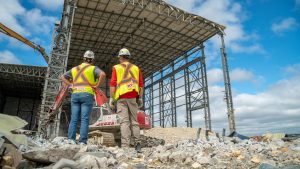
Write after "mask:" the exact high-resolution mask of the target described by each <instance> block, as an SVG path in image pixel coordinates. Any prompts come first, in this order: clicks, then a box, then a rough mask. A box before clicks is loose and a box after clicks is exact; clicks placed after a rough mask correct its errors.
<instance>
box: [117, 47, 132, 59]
mask: <svg viewBox="0 0 300 169" xmlns="http://www.w3.org/2000/svg"><path fill="white" fill-rule="evenodd" d="M119 56H130V52H129V50H128V49H126V48H123V49H121V50H120V51H119V55H118V57H119Z"/></svg>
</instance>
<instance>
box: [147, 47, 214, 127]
mask: <svg viewBox="0 0 300 169" xmlns="http://www.w3.org/2000/svg"><path fill="white" fill-rule="evenodd" d="M145 83H146V87H145V111H146V113H148V114H149V115H150V116H151V118H152V124H153V125H154V126H155V125H159V126H161V127H170V126H172V127H176V126H177V125H178V118H179V115H178V110H179V109H180V107H182V106H184V105H185V112H186V115H185V119H186V120H185V123H186V126H187V127H192V126H193V123H192V122H193V120H192V112H195V111H198V110H200V109H203V110H204V119H205V128H206V129H208V130H211V119H210V108H209V98H208V87H207V75H206V63H205V54H204V46H203V45H202V44H201V46H198V47H195V48H194V49H192V50H191V51H189V52H188V53H186V54H185V55H184V56H182V57H181V58H179V59H177V60H175V61H173V62H172V63H170V64H169V65H168V66H166V67H165V68H163V69H161V70H160V71H158V72H157V73H155V74H153V75H152V76H150V77H148V78H147V79H146V82H145ZM182 83H183V85H182ZM182 90H184V92H182ZM180 91H181V92H180ZM181 93H182V94H181ZM180 113H181V112H180Z"/></svg>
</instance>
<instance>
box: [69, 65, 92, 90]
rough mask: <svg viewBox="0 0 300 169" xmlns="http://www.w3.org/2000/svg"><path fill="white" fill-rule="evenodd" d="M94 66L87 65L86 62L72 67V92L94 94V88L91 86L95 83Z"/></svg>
mask: <svg viewBox="0 0 300 169" xmlns="http://www.w3.org/2000/svg"><path fill="white" fill-rule="evenodd" d="M94 70H95V66H92V65H89V64H87V63H82V64H81V65H79V66H77V67H74V68H72V70H71V73H72V78H73V86H72V91H73V93H82V92H87V93H90V94H94V90H93V88H92V87H91V86H94V85H96V84H97V81H96V80H95V77H94Z"/></svg>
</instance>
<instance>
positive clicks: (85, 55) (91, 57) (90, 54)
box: [83, 50, 95, 59]
mask: <svg viewBox="0 0 300 169" xmlns="http://www.w3.org/2000/svg"><path fill="white" fill-rule="evenodd" d="M83 57H84V58H90V59H95V54H94V52H93V51H90V50H87V51H86V52H85V53H84V55H83Z"/></svg>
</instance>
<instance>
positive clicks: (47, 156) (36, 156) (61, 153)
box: [23, 145, 80, 164]
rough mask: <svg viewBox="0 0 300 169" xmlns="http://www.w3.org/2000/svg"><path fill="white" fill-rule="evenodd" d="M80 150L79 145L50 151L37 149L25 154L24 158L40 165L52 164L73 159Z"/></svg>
mask: <svg viewBox="0 0 300 169" xmlns="http://www.w3.org/2000/svg"><path fill="white" fill-rule="evenodd" d="M79 149H80V146H79V145H68V146H64V147H59V148H50V149H37V150H31V151H28V152H26V153H23V158H25V159H27V160H30V161H34V162H38V163H45V164H51V163H55V162H58V161H59V160H60V159H62V158H66V159H73V157H74V155H75V154H76V153H77V152H78V151H79Z"/></svg>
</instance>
